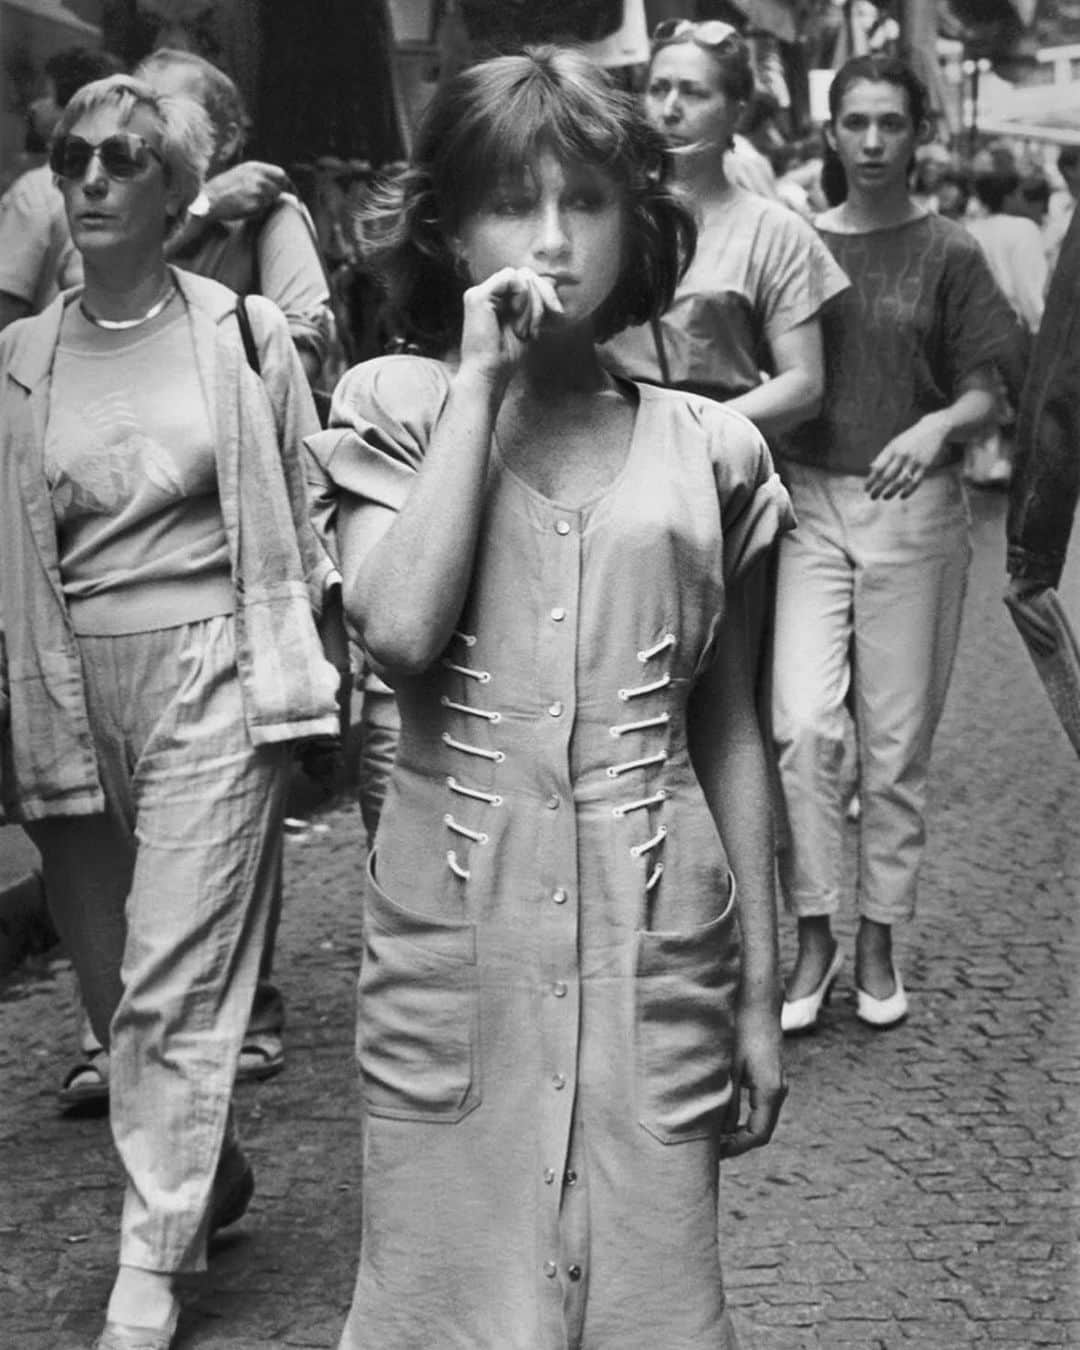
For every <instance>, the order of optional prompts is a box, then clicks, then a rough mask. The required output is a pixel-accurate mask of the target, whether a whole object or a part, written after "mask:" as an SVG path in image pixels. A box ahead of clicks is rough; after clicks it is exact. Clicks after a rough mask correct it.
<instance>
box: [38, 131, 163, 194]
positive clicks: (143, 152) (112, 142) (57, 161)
mask: <svg viewBox="0 0 1080 1350" xmlns="http://www.w3.org/2000/svg"><path fill="white" fill-rule="evenodd" d="M95 155H97V157H98V159H99V160H100V161H101V167H102V168H103V169H104V170H105V172H106V174H108V176H109V177H110V178H112V179H114V180H115V181H116V182H118V183H122V182H125V181H126V180H127V179H129V178H137V177H138V176H139V174H141V173H142V172H143V171H144V170H145V169H147V168H148V167H149V165H150V161H151V160H152V159H156V160H157V162H158V163H159V164H164V163H165V161H164V160H163V159H162V157H161V156H160V155H159V154H158V152H157V151H156V150H155V149H154V147H153V146H152V145H150V144H149V143H148V142H147V141H145V140H143V138H142V137H141V136H136V135H134V134H133V133H132V132H130V131H117V132H115V133H114V134H113V135H112V136H106V137H105V139H104V140H103V141H99V142H98V143H97V145H92V144H91V143H90V141H84V140H83V138H82V137H81V136H58V137H57V138H56V140H55V141H53V143H52V149H51V150H50V151H49V168H50V169H52V171H53V173H54V174H56V175H57V177H58V178H82V177H83V176H84V175H85V173H86V171H87V169H88V168H89V167H90V161H91V160H92V159H93V158H94V156H95Z"/></svg>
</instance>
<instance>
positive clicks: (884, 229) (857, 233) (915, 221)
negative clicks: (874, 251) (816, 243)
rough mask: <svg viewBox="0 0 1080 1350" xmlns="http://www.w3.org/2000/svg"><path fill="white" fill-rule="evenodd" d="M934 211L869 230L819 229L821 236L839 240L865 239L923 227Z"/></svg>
mask: <svg viewBox="0 0 1080 1350" xmlns="http://www.w3.org/2000/svg"><path fill="white" fill-rule="evenodd" d="M933 214H934V213H933V212H932V211H923V212H921V213H920V214H919V215H917V216H909V217H908V219H907V220H896V221H893V222H892V224H891V225H875V226H874V227H873V229H869V230H838V229H836V228H834V227H833V226H830V225H820V224H819V225H818V226H817V229H818V231H819V233H821V234H831V235H834V236H835V237H836V238H838V239H865V238H866V236H867V235H868V234H889V233H891V232H892V231H894V230H907V229H910V227H911V226H912V225H921V224H922V223H923V222H924V221H927V220H930V219H932V218H933Z"/></svg>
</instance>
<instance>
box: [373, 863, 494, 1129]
mask: <svg viewBox="0 0 1080 1350" xmlns="http://www.w3.org/2000/svg"><path fill="white" fill-rule="evenodd" d="M374 865H375V859H374V856H373V857H372V858H371V859H370V860H369V862H368V875H367V892H366V904H365V911H364V960H363V966H362V967H361V971H360V980H359V984H358V997H357V1024H356V1048H357V1057H358V1059H359V1061H360V1070H361V1073H362V1074H363V1078H364V1105H365V1108H366V1109H367V1110H368V1111H369V1112H370V1113H371V1114H372V1115H374V1116H390V1117H393V1118H394V1119H396V1120H416V1121H429V1122H435V1123H445V1124H453V1123H455V1122H456V1121H459V1120H463V1119H464V1117H465V1116H467V1115H468V1114H469V1113H470V1111H475V1109H476V1108H477V1107H478V1106H479V1105H480V1083H479V1074H478V1065H477V1060H478V1045H479V1027H478V1016H479V1013H478V994H477V987H476V926H475V924H471V923H462V922H455V921H452V920H447V919H441V918H434V917H431V916H429V915H426V914H417V913H415V912H414V911H412V910H408V909H404V908H403V907H402V906H401V905H399V904H397V902H396V901H394V900H391V899H390V897H389V896H388V895H387V894H386V892H385V891H384V890H382V888H381V887H380V886H379V884H378V882H377V881H376V880H375V872H374Z"/></svg>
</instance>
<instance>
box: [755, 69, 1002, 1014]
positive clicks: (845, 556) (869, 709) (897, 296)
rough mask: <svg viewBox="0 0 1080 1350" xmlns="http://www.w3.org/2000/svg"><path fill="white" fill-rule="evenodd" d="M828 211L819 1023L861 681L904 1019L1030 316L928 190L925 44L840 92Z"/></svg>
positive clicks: (797, 974) (808, 778)
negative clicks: (845, 282)
mask: <svg viewBox="0 0 1080 1350" xmlns="http://www.w3.org/2000/svg"><path fill="white" fill-rule="evenodd" d="M829 108H830V120H829V123H828V125H827V127H826V133H825V134H826V140H827V146H828V154H827V161H826V170H825V178H826V181H827V182H828V183H832V184H834V185H837V184H838V185H839V189H840V191H839V196H840V197H841V198H842V200H841V201H840V202H839V204H838V205H836V206H834V207H833V208H832V209H831V210H829V211H827V212H825V213H824V214H823V215H821V216H819V217H818V220H817V222H816V223H817V228H818V229H819V230H820V232H821V235H822V238H823V239H824V241H825V243H826V245H827V246H828V248H829V250H830V252H831V253H832V254H833V255H834V257H835V258H836V260H837V262H838V263H839V264H840V266H841V267H842V268H843V269H844V271H845V272H846V273H847V275H848V276H849V277H850V278H851V282H852V288H851V290H850V291H848V292H846V293H845V294H844V295H843V296H841V297H840V299H839V300H838V301H837V302H836V303H835V304H834V305H832V306H830V308H829V309H828V310H827V311H826V314H825V317H824V335H825V355H826V386H825V388H826V393H825V402H824V406H823V410H822V413H821V416H820V417H819V418H818V419H817V420H816V421H815V422H813V423H812V424H809V425H808V426H806V427H804V428H803V429H802V430H801V431H800V432H798V433H796V435H795V436H793V437H792V438H790V439H789V440H788V442H787V443H786V444H785V447H784V455H785V474H786V476H787V481H788V482H789V485H790V487H791V491H792V496H793V498H794V502H795V507H796V511H797V513H798V519H799V525H798V529H797V530H796V531H795V532H794V533H792V534H791V535H789V536H788V537H787V538H786V539H785V540H784V541H783V543H782V545H781V549H780V559H779V571H778V593H777V605H776V616H775V644H774V665H773V730H774V736H775V741H776V749H777V753H778V756H779V771H780V779H781V783H782V785H783V793H784V800H785V805H786V808H787V812H786V814H787V818H788V823H789V837H788V840H787V847H786V849H785V850H784V852H783V853H782V855H781V881H782V885H783V890H784V895H785V899H786V901H787V904H788V906H789V907H790V908H791V910H792V911H793V912H794V913H795V915H796V916H797V919H798V933H799V949H798V956H797V959H796V963H795V968H794V970H793V971H792V974H791V977H790V979H789V980H788V983H787V992H786V996H785V1003H784V1009H783V1022H784V1029H785V1030H786V1031H789V1032H797V1031H806V1030H809V1029H810V1028H812V1027H813V1026H814V1025H816V1023H817V1019H818V1015H819V1013H820V1010H821V1006H822V1004H823V1003H824V1002H825V1000H826V999H827V998H828V996H829V992H830V990H831V988H832V985H833V983H834V982H835V980H836V977H837V973H838V972H839V970H840V966H841V963H842V959H843V957H842V953H841V951H840V948H839V946H838V944H837V943H836V941H835V939H834V937H833V935H832V930H831V920H832V916H833V915H834V914H835V913H836V912H837V910H838V909H839V906H840V901H841V891H842V887H843V881H844V861H843V860H844V853H845V847H844V831H845V824H844V782H843V778H844V775H842V774H841V772H840V768H841V763H842V759H843V730H844V722H845V712H844V702H845V696H846V695H847V693H848V690H849V687H852V688H853V694H854V709H855V721H856V727H857V732H858V747H859V751H858V752H859V782H860V796H861V803H862V815H861V819H860V821H859V826H858V828H859V844H860V847H859V874H858V883H857V884H858V912H859V926H858V933H857V937H856V944H855V986H856V995H857V998H856V1011H857V1014H858V1016H859V1018H860V1019H861V1020H862V1021H864V1022H866V1023H868V1024H869V1025H871V1026H873V1027H879V1028H880V1027H888V1026H893V1025H895V1024H896V1023H897V1022H899V1021H901V1020H902V1019H903V1018H904V1017H905V1015H906V1014H907V1010H908V1000H907V996H906V994H905V991H904V986H903V982H902V980H901V977H900V973H899V971H898V970H897V968H896V965H895V962H894V959H893V947H892V933H893V927H894V926H895V925H896V924H898V923H902V922H905V921H908V920H910V919H911V918H912V916H913V914H914V910H915V893H916V880H917V874H918V869H919V863H920V860H921V857H922V852H923V845H924V839H925V832H926V829H925V810H926V780H927V769H928V763H929V757H930V746H931V741H932V739H933V735H934V731H935V729H936V727H937V723H938V719H939V717H940V715H941V711H942V708H943V705H944V702H945V695H946V691H947V689H948V684H949V677H950V674H951V671H952V665H953V658H954V656H955V653H956V645H957V639H958V636H959V629H960V614H961V608H962V605H963V600H964V592H965V587H966V578H967V569H968V562H969V558H970V551H971V550H970V544H969V541H968V518H967V508H966V503H965V499H964V492H963V488H962V485H961V482H960V460H961V457H962V453H963V443H964V440H965V439H966V438H967V437H969V436H970V435H971V434H972V433H973V432H975V431H976V430H978V429H979V428H980V427H981V426H982V425H983V424H984V423H985V422H986V421H987V419H988V418H989V417H991V416H992V414H993V412H994V408H995V389H996V374H995V368H996V367H998V368H1001V369H1002V371H1003V373H1004V374H1005V375H1006V376H1007V377H1014V365H1015V360H1016V355H1017V345H1016V344H1017V339H1018V337H1019V330H1018V327H1017V325H1016V324H1015V321H1014V319H1013V316H1012V313H1011V311H1010V310H1009V308H1008V305H1007V304H1006V302H1005V299H1004V297H1003V296H1002V295H1001V293H1000V291H999V290H998V289H997V287H996V285H995V284H994V281H993V278H992V277H991V275H990V271H989V269H988V267H987V265H986V262H985V260H984V259H983V256H982V252H981V250H980V249H979V246H978V244H977V243H976V242H975V241H974V240H973V239H972V238H971V236H970V235H969V234H968V233H967V231H966V230H965V229H964V228H963V227H962V226H961V225H959V224H957V223H956V222H954V221H950V220H945V219H943V218H942V217H940V216H937V215H933V214H930V213H928V212H927V211H926V210H925V209H924V208H923V207H921V206H918V205H916V204H915V203H914V202H913V201H912V198H911V196H910V192H909V188H908V175H909V172H910V168H911V164H912V160H913V157H914V152H915V148H916V146H917V145H918V144H919V141H920V139H921V138H922V137H923V136H924V135H925V134H926V133H927V130H928V106H927V95H926V91H925V89H924V88H923V86H922V84H921V83H920V82H919V80H918V79H917V77H916V76H915V75H914V74H913V72H912V71H911V69H910V68H909V67H908V66H907V65H905V64H904V63H903V62H901V61H899V60H897V59H894V58H888V57H871V56H867V57H858V58H855V59H854V60H852V61H849V62H848V63H847V64H846V65H845V66H843V67H842V68H841V69H840V70H839V71H838V73H837V75H836V77H835V79H834V81H833V84H832V88H831V90H830V93H829Z"/></svg>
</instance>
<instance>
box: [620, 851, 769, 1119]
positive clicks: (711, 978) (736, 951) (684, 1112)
mask: <svg viewBox="0 0 1080 1350" xmlns="http://www.w3.org/2000/svg"><path fill="white" fill-rule="evenodd" d="M741 955H742V946H741V941H740V938H739V925H738V918H737V915H736V910H735V879H734V877H730V876H729V882H728V901H727V904H726V905H725V906H724V910H723V913H722V914H720V915H719V916H718V917H717V918H715V919H712V920H710V921H709V922H708V923H707V924H703V925H701V926H700V927H697V928H692V929H690V930H688V931H687V932H680V933H667V932H646V931H643V930H640V931H639V932H638V933H637V934H636V953H635V977H636V978H635V981H634V999H635V1009H634V1021H635V1027H634V1035H635V1049H634V1053H635V1073H636V1078H637V1101H638V1113H639V1122H640V1124H641V1125H642V1127H643V1128H644V1129H646V1130H648V1132H649V1133H650V1134H651V1135H653V1136H654V1138H656V1139H658V1140H659V1141H660V1142H661V1143H662V1144H681V1143H686V1142H687V1141H689V1140H691V1139H706V1138H708V1137H710V1136H711V1135H712V1134H713V1132H714V1131H715V1129H716V1125H717V1119H718V1114H719V1112H720V1110H721V1109H722V1108H723V1107H724V1106H725V1105H726V1104H727V1102H728V1101H729V1099H730V1097H731V1060H732V1047H733V1043H734V1030H735V1026H734V1023H735V1017H734V1011H735V997H736V995H737V993H738V989H739V973H740V967H741Z"/></svg>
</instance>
